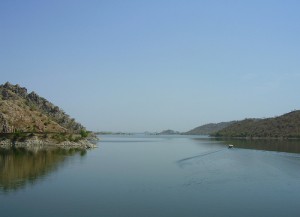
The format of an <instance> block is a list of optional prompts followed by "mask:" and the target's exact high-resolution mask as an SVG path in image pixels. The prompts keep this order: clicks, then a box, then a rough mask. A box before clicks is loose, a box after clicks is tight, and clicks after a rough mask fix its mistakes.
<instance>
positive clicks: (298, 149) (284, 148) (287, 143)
mask: <svg viewBox="0 0 300 217" xmlns="http://www.w3.org/2000/svg"><path fill="white" fill-rule="evenodd" d="M210 140H213V141H219V142H221V143H224V144H232V145H234V147H235V148H243V149H255V150H264V151H277V152H287V153H300V140H298V139H286V140H277V139H253V140H251V139H249V140H248V139H224V138H220V139H219V138H211V139H210Z"/></svg>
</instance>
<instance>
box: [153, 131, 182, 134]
mask: <svg viewBox="0 0 300 217" xmlns="http://www.w3.org/2000/svg"><path fill="white" fill-rule="evenodd" d="M175 134H180V132H178V131H174V130H164V131H161V132H160V133H158V135H175Z"/></svg>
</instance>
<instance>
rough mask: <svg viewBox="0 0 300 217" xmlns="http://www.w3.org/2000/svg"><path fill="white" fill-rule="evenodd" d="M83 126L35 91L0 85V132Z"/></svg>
mask: <svg viewBox="0 0 300 217" xmlns="http://www.w3.org/2000/svg"><path fill="white" fill-rule="evenodd" d="M82 130H85V128H84V127H83V126H82V125H81V124H79V123H77V122H76V121H75V119H73V118H70V116H69V115H67V114H66V113H65V112H64V111H63V110H62V109H60V108H59V107H58V106H55V105H53V104H52V103H51V102H49V101H48V100H46V99H44V98H43V97H40V96H39V95H37V94H36V93H35V92H31V93H27V89H26V88H24V87H20V86H19V85H18V84H17V85H12V84H10V83H8V82H7V83H5V84H4V85H0V133H13V132H16V131H21V132H39V133H43V132H51V133H80V131H82Z"/></svg>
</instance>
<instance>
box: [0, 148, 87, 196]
mask: <svg viewBox="0 0 300 217" xmlns="http://www.w3.org/2000/svg"><path fill="white" fill-rule="evenodd" d="M77 154H80V155H81V156H84V155H85V154H86V151H85V150H78V149H38V150H27V149H22V148H18V149H1V148H0V193H1V192H10V191H16V190H19V189H22V188H25V187H26V186H27V185H29V184H35V183H36V182H37V181H39V180H42V179H43V177H45V176H46V175H47V174H49V173H51V172H53V171H56V170H57V169H59V168H60V167H61V166H62V165H64V164H65V162H66V161H67V159H70V156H74V155H77Z"/></svg>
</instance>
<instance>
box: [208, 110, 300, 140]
mask: <svg viewBox="0 0 300 217" xmlns="http://www.w3.org/2000/svg"><path fill="white" fill-rule="evenodd" d="M212 135H213V136H217V137H242V138H300V111H299V110H298V111H292V112H290V113H287V114H284V115H282V116H279V117H274V118H266V119H245V120H242V121H238V122H236V123H234V124H232V125H230V126H228V127H226V128H224V129H222V130H220V131H218V132H216V133H214V134H212Z"/></svg>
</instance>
